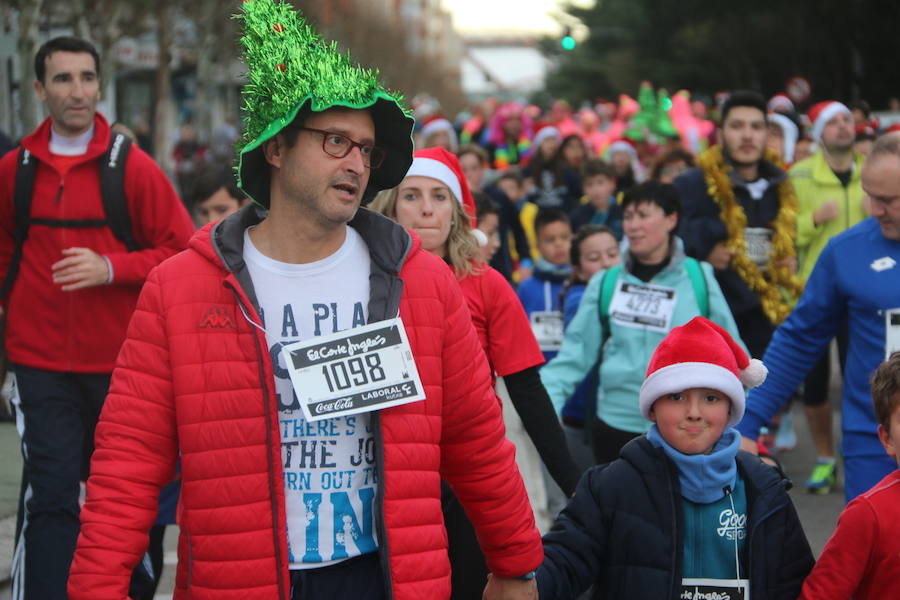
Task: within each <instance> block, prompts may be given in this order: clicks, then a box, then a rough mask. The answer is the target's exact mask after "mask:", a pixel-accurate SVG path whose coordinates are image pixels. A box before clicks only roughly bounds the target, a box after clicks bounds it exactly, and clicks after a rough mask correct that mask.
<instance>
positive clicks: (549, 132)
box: [531, 123, 562, 151]
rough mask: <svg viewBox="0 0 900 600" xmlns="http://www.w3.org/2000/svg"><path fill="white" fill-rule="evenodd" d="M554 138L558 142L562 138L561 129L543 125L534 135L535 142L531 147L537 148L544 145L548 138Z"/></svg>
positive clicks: (547, 124) (546, 124)
mask: <svg viewBox="0 0 900 600" xmlns="http://www.w3.org/2000/svg"><path fill="white" fill-rule="evenodd" d="M551 137H554V138H556V139H557V140H559V139H561V138H562V136H561V135H560V133H559V129H557V128H556V127H554V126H553V125H550V124H549V123H544V124H543V125H539V126H538V128H537V130H536V131H535V134H534V140H533V141H532V142H531V147H532V148H535V151H536V149H537V148H539V147H540V145H541V144H542V143H543V141H544V140H546V139H547V138H551Z"/></svg>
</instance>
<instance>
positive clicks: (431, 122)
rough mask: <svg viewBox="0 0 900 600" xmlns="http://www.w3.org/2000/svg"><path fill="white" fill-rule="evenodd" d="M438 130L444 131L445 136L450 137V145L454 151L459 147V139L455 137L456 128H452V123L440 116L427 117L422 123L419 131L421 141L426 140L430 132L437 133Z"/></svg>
mask: <svg viewBox="0 0 900 600" xmlns="http://www.w3.org/2000/svg"><path fill="white" fill-rule="evenodd" d="M438 131H446V132H447V136H448V137H449V138H450V147H451V148H452V149H453V151H454V152H455V151H456V149H457V148H458V147H459V140H458V139H457V137H456V130H455V129H454V128H453V123H451V122H450V121H448V120H447V119H445V118H444V117H441V116H434V117H431V118H429V119H428V120H426V121H425V123H423V124H422V131H421V132H420V134H421V136H422V141H423V142H424V141H427V140H428V138H429V137H431V135H432V134H434V133H437V132H438Z"/></svg>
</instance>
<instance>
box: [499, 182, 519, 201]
mask: <svg viewBox="0 0 900 600" xmlns="http://www.w3.org/2000/svg"><path fill="white" fill-rule="evenodd" d="M497 187H499V188H500V189H501V190H502V191H503V193H504V194H506V197H507V198H509V199H510V200H512V201H513V202H518V201H519V200H521V198H522V186H520V185H519V184H518V182H516V181H515V180H514V179H508V178H505V177H502V178H500V180H499V181H497Z"/></svg>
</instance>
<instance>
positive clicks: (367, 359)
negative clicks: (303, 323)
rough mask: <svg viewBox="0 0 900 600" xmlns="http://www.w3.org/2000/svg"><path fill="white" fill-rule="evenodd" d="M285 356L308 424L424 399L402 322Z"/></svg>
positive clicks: (301, 345)
mask: <svg viewBox="0 0 900 600" xmlns="http://www.w3.org/2000/svg"><path fill="white" fill-rule="evenodd" d="M281 352H282V354H283V356H284V362H285V364H286V365H287V369H288V373H290V376H291V383H292V384H293V386H294V391H295V393H296V394H297V399H298V400H299V401H300V408H301V409H302V410H303V414H304V416H305V418H306V419H307V420H308V421H317V420H321V419H327V418H332V417H339V416H343V415H352V414H357V413H363V412H369V411H373V410H380V409H382V408H387V407H390V406H397V405H400V404H407V403H410V402H417V401H419V400H423V399H424V398H425V390H424V389H423V388H422V380H421V379H420V378H419V371H418V369H417V368H416V363H415V360H413V355H412V350H411V349H410V346H409V340H408V339H407V337H406V330H405V329H404V327H403V322H402V321H401V320H400V318H399V317H398V318H396V319H390V320H387V321H380V322H378V323H373V324H371V325H366V326H364V327H356V328H354V329H350V330H347V331H341V332H338V333H335V334H332V335H327V336H322V337H317V338H313V339H311V340H306V341H302V342H296V343H293V344H288V345H286V346H284V348H282V350H281Z"/></svg>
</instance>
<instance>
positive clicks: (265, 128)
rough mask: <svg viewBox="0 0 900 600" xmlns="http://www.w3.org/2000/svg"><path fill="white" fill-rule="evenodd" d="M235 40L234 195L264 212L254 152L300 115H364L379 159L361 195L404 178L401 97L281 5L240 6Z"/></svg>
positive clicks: (263, 178) (264, 175) (406, 151)
mask: <svg viewBox="0 0 900 600" xmlns="http://www.w3.org/2000/svg"><path fill="white" fill-rule="evenodd" d="M237 18H238V19H240V20H242V21H243V26H244V27H243V29H244V33H243V36H242V37H241V45H242V46H243V57H244V61H245V64H246V65H247V69H248V73H247V80H248V83H247V85H245V86H244V89H243V100H244V114H245V117H244V138H243V142H242V143H243V144H244V147H243V149H242V150H241V151H240V155H239V162H238V167H237V181H238V187H240V188H241V190H243V192H244V193H245V194H247V196H248V197H250V199H251V200H253V201H254V202H256V203H257V204H259V205H261V206H263V207H265V208H268V206H269V178H270V175H269V164H268V162H266V159H265V157H264V156H263V151H262V145H263V143H264V142H266V141H267V140H269V139H271V138H272V137H274V136H275V135H276V134H277V133H278V132H279V131H281V130H282V129H284V127H285V126H287V125H289V124H290V123H291V122H292V121H293V120H294V118H295V117H296V116H297V114H298V113H299V112H300V110H301V109H304V110H307V111H311V112H321V111H324V110H328V109H329V108H334V107H345V108H355V109H368V110H369V111H370V112H371V114H372V120H373V121H374V123H375V145H376V146H379V147H381V148H383V149H384V150H385V151H386V157H385V159H384V162H383V163H382V165H381V167H379V168H378V169H374V170H373V171H372V173H371V175H370V176H369V185H368V188H367V189H366V194H367V195H371V194H374V193H375V192H378V191H381V190H385V189H389V188H392V187H394V186H396V185H397V184H399V183H400V182H401V181H402V180H403V178H404V177H405V176H406V172H407V171H408V170H409V166H410V165H411V164H412V159H413V156H412V154H413V142H412V131H413V125H414V124H415V121H414V120H413V118H412V116H411V114H410V112H409V110H408V109H407V108H406V107H404V105H403V96H402V95H401V94H399V93H396V92H392V91H390V90H387V89H385V88H384V87H383V86H382V85H381V84H380V83H379V81H378V72H377V71H372V70H369V69H363V68H362V67H360V66H359V65H357V64H355V63H354V62H353V61H351V59H350V56H349V55H348V54H342V53H341V52H339V51H338V49H337V44H335V43H334V42H331V43H327V42H325V41H324V40H322V38H321V37H319V35H318V34H317V33H316V32H315V30H314V29H313V28H312V27H311V26H310V25H309V24H308V23H307V22H306V20H305V19H304V18H303V17H302V16H301V15H300V14H299V13H298V12H297V11H296V10H295V9H294V8H293V7H292V6H291V5H290V4H289V3H287V2H283V1H281V0H244V2H243V12H242V13H241V14H239V15H237Z"/></svg>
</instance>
